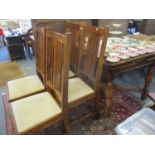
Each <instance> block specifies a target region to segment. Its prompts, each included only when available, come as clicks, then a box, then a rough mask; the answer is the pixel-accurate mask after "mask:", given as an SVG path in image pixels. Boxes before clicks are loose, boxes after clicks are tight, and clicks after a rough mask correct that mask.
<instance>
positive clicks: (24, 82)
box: [7, 75, 45, 100]
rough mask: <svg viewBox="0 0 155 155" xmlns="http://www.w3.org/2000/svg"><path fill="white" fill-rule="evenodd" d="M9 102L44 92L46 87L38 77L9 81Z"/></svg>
mask: <svg viewBox="0 0 155 155" xmlns="http://www.w3.org/2000/svg"><path fill="white" fill-rule="evenodd" d="M7 85H8V91H9V100H13V99H16V98H19V97H23V96H25V95H29V94H32V93H35V92H38V91H41V90H44V89H45V88H44V85H43V83H42V82H41V80H40V79H39V77H38V76H37V75H34V76H28V77H24V78H20V79H17V80H12V81H8V83H7Z"/></svg>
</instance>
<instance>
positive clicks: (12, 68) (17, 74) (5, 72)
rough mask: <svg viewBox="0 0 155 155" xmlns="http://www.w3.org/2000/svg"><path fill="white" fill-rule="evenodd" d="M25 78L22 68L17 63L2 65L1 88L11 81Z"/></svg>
mask: <svg viewBox="0 0 155 155" xmlns="http://www.w3.org/2000/svg"><path fill="white" fill-rule="evenodd" d="M23 76H24V72H23V70H22V68H21V66H20V65H19V64H18V63H17V62H4V63H0V87H2V86H5V85H6V82H7V81H9V80H14V79H17V78H21V77H23Z"/></svg>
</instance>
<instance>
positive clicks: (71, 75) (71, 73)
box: [69, 70, 75, 78]
mask: <svg viewBox="0 0 155 155" xmlns="http://www.w3.org/2000/svg"><path fill="white" fill-rule="evenodd" d="M74 76H75V74H74V73H73V72H72V71H71V70H69V78H71V77H74Z"/></svg>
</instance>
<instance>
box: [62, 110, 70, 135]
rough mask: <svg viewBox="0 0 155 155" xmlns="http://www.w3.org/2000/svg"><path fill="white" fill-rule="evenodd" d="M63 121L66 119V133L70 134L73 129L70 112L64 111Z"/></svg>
mask: <svg viewBox="0 0 155 155" xmlns="http://www.w3.org/2000/svg"><path fill="white" fill-rule="evenodd" d="M63 116H64V117H63V121H64V133H65V134H69V133H70V131H71V128H70V122H69V117H68V112H64V115H63Z"/></svg>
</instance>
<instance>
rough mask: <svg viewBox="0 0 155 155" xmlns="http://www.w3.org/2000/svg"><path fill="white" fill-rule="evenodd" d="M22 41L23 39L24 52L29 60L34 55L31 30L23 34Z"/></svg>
mask: <svg viewBox="0 0 155 155" xmlns="http://www.w3.org/2000/svg"><path fill="white" fill-rule="evenodd" d="M23 39H24V43H25V48H26V51H27V53H28V55H29V57H30V59H32V56H33V55H35V48H34V32H33V29H32V28H31V29H29V30H28V31H27V32H26V33H25V34H23ZM31 48H32V54H31Z"/></svg>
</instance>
